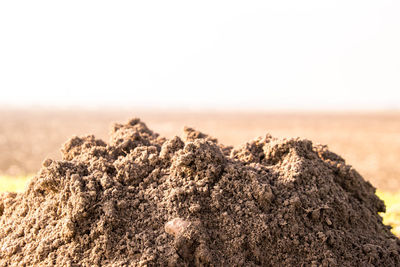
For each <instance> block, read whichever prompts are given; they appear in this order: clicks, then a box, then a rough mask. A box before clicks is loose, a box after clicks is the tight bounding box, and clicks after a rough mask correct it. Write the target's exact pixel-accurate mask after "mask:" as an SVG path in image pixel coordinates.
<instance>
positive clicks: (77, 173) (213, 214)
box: [0, 119, 400, 266]
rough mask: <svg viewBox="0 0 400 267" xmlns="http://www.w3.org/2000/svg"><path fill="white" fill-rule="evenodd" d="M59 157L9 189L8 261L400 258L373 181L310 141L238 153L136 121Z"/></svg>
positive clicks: (4, 245)
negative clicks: (22, 185)
mask: <svg viewBox="0 0 400 267" xmlns="http://www.w3.org/2000/svg"><path fill="white" fill-rule="evenodd" d="M62 152H63V160H60V161H53V160H50V159H48V160H45V161H44V162H43V167H42V169H41V170H40V171H39V173H38V174H37V175H36V177H34V178H33V179H32V181H31V182H30V184H29V186H28V188H27V190H26V191H25V192H24V193H21V194H13V193H8V194H3V195H1V197H0V265H1V266H8V265H15V266H16V265H18V266H19V265H58V266H81V265H82V266H92V265H99V266H106V265H109V266H111V265H112V266H165V265H170V266H193V265H196V266H209V265H211V266H229V265H232V266H270V265H274V266H275V265H279V266H287V265H291V266H302V265H313V266H319V265H322V266H338V265H340V266H368V265H380V266H396V265H397V266H399V265H400V240H399V239H397V238H396V237H395V236H394V235H393V234H391V232H390V229H389V227H387V226H385V225H383V224H382V219H381V217H380V216H379V215H378V212H382V211H384V210H385V206H384V204H383V202H382V201H381V200H380V199H379V198H378V197H377V196H376V195H375V188H374V187H373V186H371V184H369V183H368V182H366V181H365V180H364V179H363V178H362V177H361V176H360V175H359V174H358V173H357V172H356V171H355V170H354V169H353V168H351V167H350V166H348V165H346V164H345V161H344V160H343V159H342V158H341V157H340V156H338V155H336V154H334V153H332V152H330V151H328V150H327V148H326V147H325V146H313V144H312V143H311V142H310V141H308V140H300V139H289V140H287V139H283V140H280V139H276V138H273V137H271V136H269V135H267V136H265V137H262V138H258V139H255V140H253V141H250V142H248V143H246V144H244V145H243V146H241V147H238V148H232V147H226V146H223V145H220V144H218V142H217V140H216V139H213V138H211V137H209V136H207V135H205V134H203V133H200V132H197V131H195V130H193V129H191V128H186V129H185V136H184V137H183V138H182V139H181V138H179V137H174V138H172V139H170V140H166V139H165V138H162V137H159V136H158V135H157V134H155V133H153V132H152V131H151V130H149V129H148V128H147V127H146V125H145V124H143V123H142V122H140V121H139V120H138V119H134V120H131V121H130V122H129V123H127V124H126V125H121V124H116V125H115V126H114V127H113V130H112V134H111V139H110V142H109V143H108V144H107V143H105V142H104V141H102V140H97V139H96V138H95V137H94V136H86V137H82V138H80V137H74V138H72V139H71V140H69V141H68V142H67V143H66V144H65V145H64V146H63V148H62Z"/></svg>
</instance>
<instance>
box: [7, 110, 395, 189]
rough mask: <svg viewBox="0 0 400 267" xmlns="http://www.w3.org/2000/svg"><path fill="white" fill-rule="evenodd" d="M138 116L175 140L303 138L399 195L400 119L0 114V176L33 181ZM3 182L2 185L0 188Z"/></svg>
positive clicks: (72, 112) (389, 115)
mask: <svg viewBox="0 0 400 267" xmlns="http://www.w3.org/2000/svg"><path fill="white" fill-rule="evenodd" d="M133 116H139V117H141V118H142V119H143V120H144V121H146V123H147V125H149V126H150V127H151V128H152V129H154V130H156V131H157V132H158V133H160V134H162V135H163V136H166V137H168V138H172V137H173V136H174V135H175V134H176V133H177V132H180V131H181V129H182V126H183V125H191V126H194V127H195V128H196V129H202V130H203V131H204V132H207V133H210V134H211V135H212V136H215V137H217V138H218V140H220V141H221V142H222V143H224V144H231V145H240V144H242V143H244V142H246V141H247V140H250V139H253V138H254V137H256V136H262V135H265V134H266V133H270V134H272V135H273V136H277V137H297V136H299V137H301V138H306V139H309V140H313V142H314V143H321V144H329V148H330V149H331V150H333V151H335V152H337V153H338V154H340V155H341V156H343V157H344V158H345V159H346V162H347V163H348V164H351V165H352V166H354V167H355V168H356V169H357V170H358V171H359V172H360V173H361V174H362V176H363V177H364V178H365V179H366V180H368V181H370V182H371V183H372V184H373V185H374V186H376V187H377V188H378V189H380V190H385V191H398V190H400V164H398V162H399V161H400V153H398V151H400V138H398V136H400V123H399V122H400V113H399V112H385V113H383V112H381V113H379V112H370V113H366V112H364V113H355V112H352V113H349V112H342V113H332V112H330V113H321V112H314V113H306V112H302V113H301V112H300V113H299V112H290V113H284V112H272V111H271V112H268V113H265V112H264V113H261V112H252V113H249V112H248V113H245V112H241V113H238V112H236V113H235V112H198V113H196V112H189V111H176V112H175V111H170V110H165V111H161V110H158V111H157V110H155V111H154V110H153V111H151V110H140V109H130V110H116V109H110V110H94V111H88V110H82V109H74V110H72V109H69V110H56V109H51V110H43V109H26V110H11V109H1V108H0V151H1V153H0V175H4V174H5V175H27V174H28V175H31V174H34V173H36V172H37V171H38V170H39V168H40V164H41V161H42V160H43V158H46V157H50V158H53V159H60V158H61V157H60V153H59V147H60V146H61V144H62V143H63V142H64V141H65V140H67V139H68V138H69V137H70V136H72V135H78V136H81V135H86V134H95V135H96V136H97V137H98V138H103V139H105V138H108V137H107V136H108V129H109V127H110V125H111V123H112V122H114V121H126V120H128V119H129V118H130V117H133ZM0 182H1V181H0Z"/></svg>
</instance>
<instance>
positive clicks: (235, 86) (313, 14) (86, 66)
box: [0, 1, 400, 110]
mask: <svg viewBox="0 0 400 267" xmlns="http://www.w3.org/2000/svg"><path fill="white" fill-rule="evenodd" d="M398 14H400V3H399V2H398V1H334V2H329V3H328V2H325V1H279V2H277V3H269V2H268V3H266V2H265V1H202V2H198V3H196V2H191V1H190V2H188V1H145V2H130V1H118V2H115V1H113V2H111V1H110V2H105V1H68V2H58V1H57V2H54V1H34V2H33V1H10V2H4V1H3V2H1V3H0V39H1V42H0V90H1V97H0V104H1V105H2V106H45V107H60V106H61V107H67V106H82V107H98V106H109V107H130V106H137V107H140V108H152V107H159V108H187V109H239V110H240V109H242V110H246V109H247V110H248V109H250V110H251V109H257V110H270V109H289V110H291V109H306V110H316V109H330V110H357V109H361V110H368V109H378V110H387V109H400V75H399V74H400V49H399V47H400V16H399V15H398Z"/></svg>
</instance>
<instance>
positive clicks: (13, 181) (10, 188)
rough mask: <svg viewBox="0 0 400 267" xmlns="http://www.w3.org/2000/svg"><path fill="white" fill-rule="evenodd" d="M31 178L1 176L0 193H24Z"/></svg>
mask: <svg viewBox="0 0 400 267" xmlns="http://www.w3.org/2000/svg"><path fill="white" fill-rule="evenodd" d="M29 178H31V176H17V177H14V176H0V192H22V191H24V190H25V185H26V183H27V182H28V180H29Z"/></svg>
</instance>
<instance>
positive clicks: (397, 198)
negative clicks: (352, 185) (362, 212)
mask: <svg viewBox="0 0 400 267" xmlns="http://www.w3.org/2000/svg"><path fill="white" fill-rule="evenodd" d="M377 195H378V196H379V197H380V198H381V199H383V201H385V205H386V212H385V213H382V214H381V216H382V217H383V223H384V224H388V225H391V226H392V227H393V229H392V232H393V233H394V234H395V235H397V236H398V237H400V191H399V192H397V193H390V192H381V191H378V192H377Z"/></svg>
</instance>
